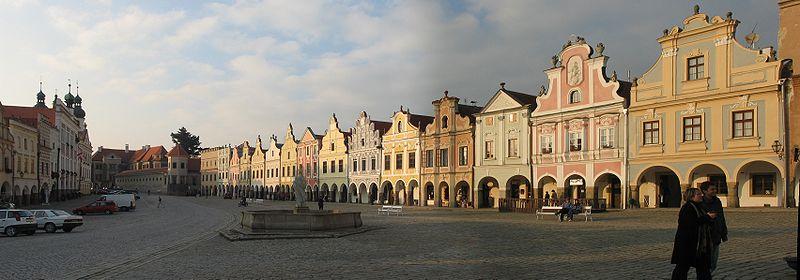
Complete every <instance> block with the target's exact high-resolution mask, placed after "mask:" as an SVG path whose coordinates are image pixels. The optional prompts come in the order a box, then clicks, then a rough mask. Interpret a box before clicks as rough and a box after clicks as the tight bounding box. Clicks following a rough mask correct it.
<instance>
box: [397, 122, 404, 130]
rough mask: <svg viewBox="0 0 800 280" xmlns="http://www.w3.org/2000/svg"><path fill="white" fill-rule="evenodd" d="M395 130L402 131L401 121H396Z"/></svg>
mask: <svg viewBox="0 0 800 280" xmlns="http://www.w3.org/2000/svg"><path fill="white" fill-rule="evenodd" d="M397 132H403V122H402V121H399V122H397Z"/></svg>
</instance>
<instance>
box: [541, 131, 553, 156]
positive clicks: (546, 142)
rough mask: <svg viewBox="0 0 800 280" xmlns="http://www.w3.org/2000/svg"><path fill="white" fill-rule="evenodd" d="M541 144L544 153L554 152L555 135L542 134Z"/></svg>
mask: <svg viewBox="0 0 800 280" xmlns="http://www.w3.org/2000/svg"><path fill="white" fill-rule="evenodd" d="M540 146H541V148H542V154H550V153H553V136H552V135H542V137H541V142H540Z"/></svg>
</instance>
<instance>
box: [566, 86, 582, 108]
mask: <svg viewBox="0 0 800 280" xmlns="http://www.w3.org/2000/svg"><path fill="white" fill-rule="evenodd" d="M580 102H581V92H580V91H578V90H577V89H573V90H572V91H570V92H569V104H573V103H580Z"/></svg>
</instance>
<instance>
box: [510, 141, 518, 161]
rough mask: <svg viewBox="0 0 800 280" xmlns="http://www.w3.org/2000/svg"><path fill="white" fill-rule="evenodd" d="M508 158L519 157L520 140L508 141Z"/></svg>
mask: <svg viewBox="0 0 800 280" xmlns="http://www.w3.org/2000/svg"><path fill="white" fill-rule="evenodd" d="M508 157H519V139H517V138H511V139H508Z"/></svg>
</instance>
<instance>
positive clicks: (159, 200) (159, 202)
mask: <svg viewBox="0 0 800 280" xmlns="http://www.w3.org/2000/svg"><path fill="white" fill-rule="evenodd" d="M163 207H164V204H162V203H161V196H159V197H158V207H156V208H163Z"/></svg>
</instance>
